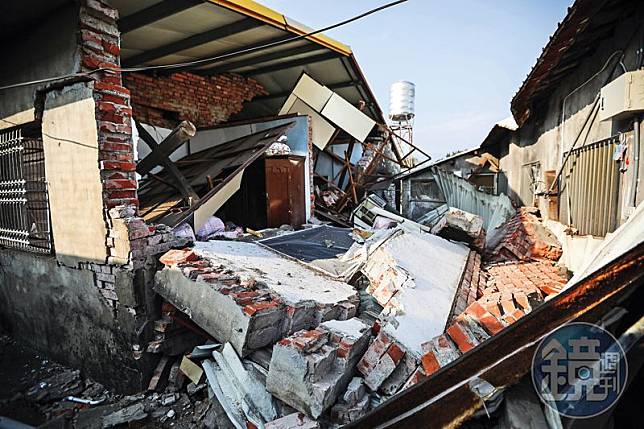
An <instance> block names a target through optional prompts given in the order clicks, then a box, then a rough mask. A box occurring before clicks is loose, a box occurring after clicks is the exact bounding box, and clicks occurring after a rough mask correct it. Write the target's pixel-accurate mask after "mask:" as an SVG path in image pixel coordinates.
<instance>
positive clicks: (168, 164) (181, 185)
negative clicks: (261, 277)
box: [135, 120, 199, 202]
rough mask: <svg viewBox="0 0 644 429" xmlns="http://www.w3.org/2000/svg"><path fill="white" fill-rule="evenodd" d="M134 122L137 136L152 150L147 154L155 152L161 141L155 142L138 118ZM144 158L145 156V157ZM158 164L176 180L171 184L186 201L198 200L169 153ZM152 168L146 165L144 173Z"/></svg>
mask: <svg viewBox="0 0 644 429" xmlns="http://www.w3.org/2000/svg"><path fill="white" fill-rule="evenodd" d="M135 123H136V128H137V130H138V132H139V136H141V138H142V139H143V141H144V142H145V143H146V144H147V145H148V146H149V147H150V149H151V150H152V153H151V154H150V155H148V156H151V155H153V154H154V153H155V152H154V151H155V149H157V148H159V147H160V146H161V145H162V144H163V142H161V145H159V144H158V143H157V142H156V140H155V139H154V137H152V135H151V134H150V133H148V131H147V130H146V129H145V128H143V127H142V126H141V123H140V122H139V121H138V120H135ZM177 129H178V128H177ZM171 135H172V134H171ZM169 137H170V136H168V138H169ZM164 141H167V139H166V140H164ZM182 144H183V143H182ZM146 158H147V157H146ZM139 165H140V163H139ZM160 165H162V166H163V167H164V169H165V170H166V171H167V172H168V174H169V175H170V177H172V178H173V179H174V180H176V181H177V183H176V186H173V187H174V188H175V189H178V190H179V192H180V193H181V195H182V196H183V197H184V198H186V199H187V200H188V201H190V200H192V202H196V201H198V200H199V196H198V195H197V193H196V192H195V190H194V189H193V188H192V186H190V182H188V180H187V179H186V177H185V176H184V175H183V173H181V171H180V170H179V168H178V167H177V166H176V165H175V164H174V163H173V162H172V161H171V160H170V158H169V155H167V156H165V157H164V158H163V159H162V160H161V162H160ZM154 167H156V165H154V166H153V167H152V168H154ZM152 168H149V169H148V168H147V167H146V170H148V171H146V173H149V172H150V170H152ZM141 171H144V170H143V169H142V170H141ZM137 172H139V171H138V165H137ZM139 174H142V173H140V172H139Z"/></svg>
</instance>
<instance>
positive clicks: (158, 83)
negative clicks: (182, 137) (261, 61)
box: [125, 72, 267, 128]
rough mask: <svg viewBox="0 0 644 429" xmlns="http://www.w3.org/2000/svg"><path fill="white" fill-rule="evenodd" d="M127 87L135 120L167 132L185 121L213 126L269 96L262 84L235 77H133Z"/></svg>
mask: <svg viewBox="0 0 644 429" xmlns="http://www.w3.org/2000/svg"><path fill="white" fill-rule="evenodd" d="M125 85H126V86H127V87H128V88H129V89H130V91H131V93H132V106H133V108H134V116H136V117H137V118H138V119H139V120H140V121H141V122H144V123H147V124H151V125H156V126H160V127H165V128H174V127H175V126H176V125H177V123H178V122H179V121H182V120H188V121H191V122H192V123H194V124H195V125H196V126H197V127H207V126H213V125H216V124H218V123H221V122H225V121H227V120H228V118H229V117H230V116H231V115H234V114H235V113H239V112H240V111H241V110H242V107H243V106H242V104H243V102H244V101H250V100H252V99H253V98H254V97H256V96H257V95H266V94H267V92H266V90H265V89H264V87H262V85H261V84H260V83H259V82H257V81H255V80H253V79H247V78H244V77H242V76H239V75H235V74H223V75H217V76H210V77H204V76H198V75H196V74H193V73H186V72H183V73H173V74H172V75H170V76H151V75H147V74H143V73H130V74H128V75H127V76H126V78H125Z"/></svg>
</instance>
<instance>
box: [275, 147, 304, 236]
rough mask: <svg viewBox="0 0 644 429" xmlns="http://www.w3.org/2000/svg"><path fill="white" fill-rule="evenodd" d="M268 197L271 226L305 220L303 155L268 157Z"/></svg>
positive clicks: (298, 224)
mask: <svg viewBox="0 0 644 429" xmlns="http://www.w3.org/2000/svg"><path fill="white" fill-rule="evenodd" d="M266 200H267V201H266V205H267V207H266V213H267V215H266V218H267V219H266V220H267V226H268V227H271V228H277V227H279V226H281V225H284V224H287V225H292V226H293V227H299V226H300V225H302V224H303V223H304V222H305V200H304V159H303V158H301V157H270V158H266Z"/></svg>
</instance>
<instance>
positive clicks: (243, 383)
mask: <svg viewBox="0 0 644 429" xmlns="http://www.w3.org/2000/svg"><path fill="white" fill-rule="evenodd" d="M213 356H214V358H215V361H216V362H217V364H218V365H219V367H220V368H221V369H222V371H223V373H224V374H225V375H226V379H227V380H226V381H227V382H229V383H230V384H231V385H232V386H233V387H234V388H235V391H236V392H235V393H236V394H237V399H238V401H239V402H241V403H245V404H247V405H246V407H247V408H249V409H251V410H252V413H253V414H257V413H259V414H260V415H261V417H262V419H263V421H264V422H267V421H271V420H275V419H276V418H277V411H276V410H275V406H274V404H273V400H272V397H271V395H270V394H269V393H268V392H267V391H266V388H265V387H264V385H263V384H262V383H261V381H260V380H258V379H257V378H255V377H254V376H253V374H252V373H250V372H248V371H246V368H244V365H243V364H242V362H241V360H239V357H238V356H237V353H235V350H234V349H233V347H232V346H231V345H230V344H229V343H226V344H225V345H224V347H223V348H222V350H221V352H216V351H215V352H213ZM219 382H220V384H221V383H223V380H219Z"/></svg>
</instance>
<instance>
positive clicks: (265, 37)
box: [110, 0, 384, 123]
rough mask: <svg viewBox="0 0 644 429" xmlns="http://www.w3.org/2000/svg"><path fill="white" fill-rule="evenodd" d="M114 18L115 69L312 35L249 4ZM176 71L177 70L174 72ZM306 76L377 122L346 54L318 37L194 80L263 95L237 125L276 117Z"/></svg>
mask: <svg viewBox="0 0 644 429" xmlns="http://www.w3.org/2000/svg"><path fill="white" fill-rule="evenodd" d="M110 3H111V4H112V6H114V7H116V8H117V9H118V11H119V14H120V19H119V28H120V30H121V58H122V66H124V67H133V66H143V65H162V64H172V63H179V62H186V61H194V60H199V59H204V58H210V57H213V56H219V55H224V54H228V53H231V52H236V51H239V50H242V49H248V48H252V47H256V46H260V45H264V44H266V43H271V42H276V41H279V40H283V39H286V38H290V37H293V36H295V35H303V34H306V33H308V32H310V31H311V29H309V28H306V27H305V26H303V25H302V24H300V23H298V22H296V21H293V20H292V19H290V18H287V17H286V16H284V15H282V14H280V13H278V12H275V11H274V10H271V9H269V8H267V7H264V6H262V5H260V4H258V3H255V2H253V1H250V0H139V1H136V2H133V1H131V0H111V1H110ZM178 70H181V69H178ZM303 71H305V72H306V73H308V74H309V75H310V76H312V77H313V78H314V79H316V80H317V81H318V82H320V83H321V84H323V85H325V86H327V87H329V88H330V89H332V90H334V91H336V92H337V93H338V94H339V95H341V96H342V97H344V98H345V99H346V100H347V101H349V102H350V103H352V104H354V105H358V104H359V102H360V101H364V102H365V103H366V109H365V113H367V114H368V115H369V116H370V117H371V118H372V119H374V120H376V121H378V122H381V123H383V122H384V117H383V115H382V111H381V110H380V107H379V106H378V104H377V101H376V98H375V96H374V95H373V93H372V92H371V89H370V88H369V86H368V84H367V82H366V80H365V78H364V76H363V75H362V72H361V71H360V68H359V66H358V64H357V62H356V60H355V58H354V56H353V54H352V52H351V49H350V48H349V47H348V46H346V45H344V44H342V43H340V42H338V41H335V40H333V39H331V38H329V37H326V36H324V35H323V34H316V35H313V36H309V37H307V38H306V39H301V40H297V41H293V42H290V43H286V44H283V45H279V46H275V47H272V48H268V49H262V50H260V51H256V52H252V53H247V54H243V55H235V56H233V57H229V58H226V59H225V60H220V61H217V62H212V63H206V64H204V65H201V66H200V67H198V68H194V69H192V70H191V72H193V73H196V74H200V75H206V76H207V75H215V74H220V73H229V72H232V73H238V74H241V75H243V76H245V77H251V78H253V79H255V80H257V81H258V82H259V83H261V84H262V85H263V86H264V88H265V89H266V90H267V91H268V93H269V94H268V95H266V96H260V97H257V98H255V99H254V100H252V101H251V102H248V103H246V104H245V106H244V110H243V111H242V112H241V114H240V115H238V116H237V117H236V119H246V118H252V117H259V116H267V115H274V114H276V113H277V112H278V111H279V109H280V107H281V106H282V104H283V103H284V101H285V100H286V98H287V97H288V95H289V93H290V91H291V90H292V89H293V87H294V86H295V83H296V82H297V80H298V78H299V77H300V75H301V74H302V72H303Z"/></svg>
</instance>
